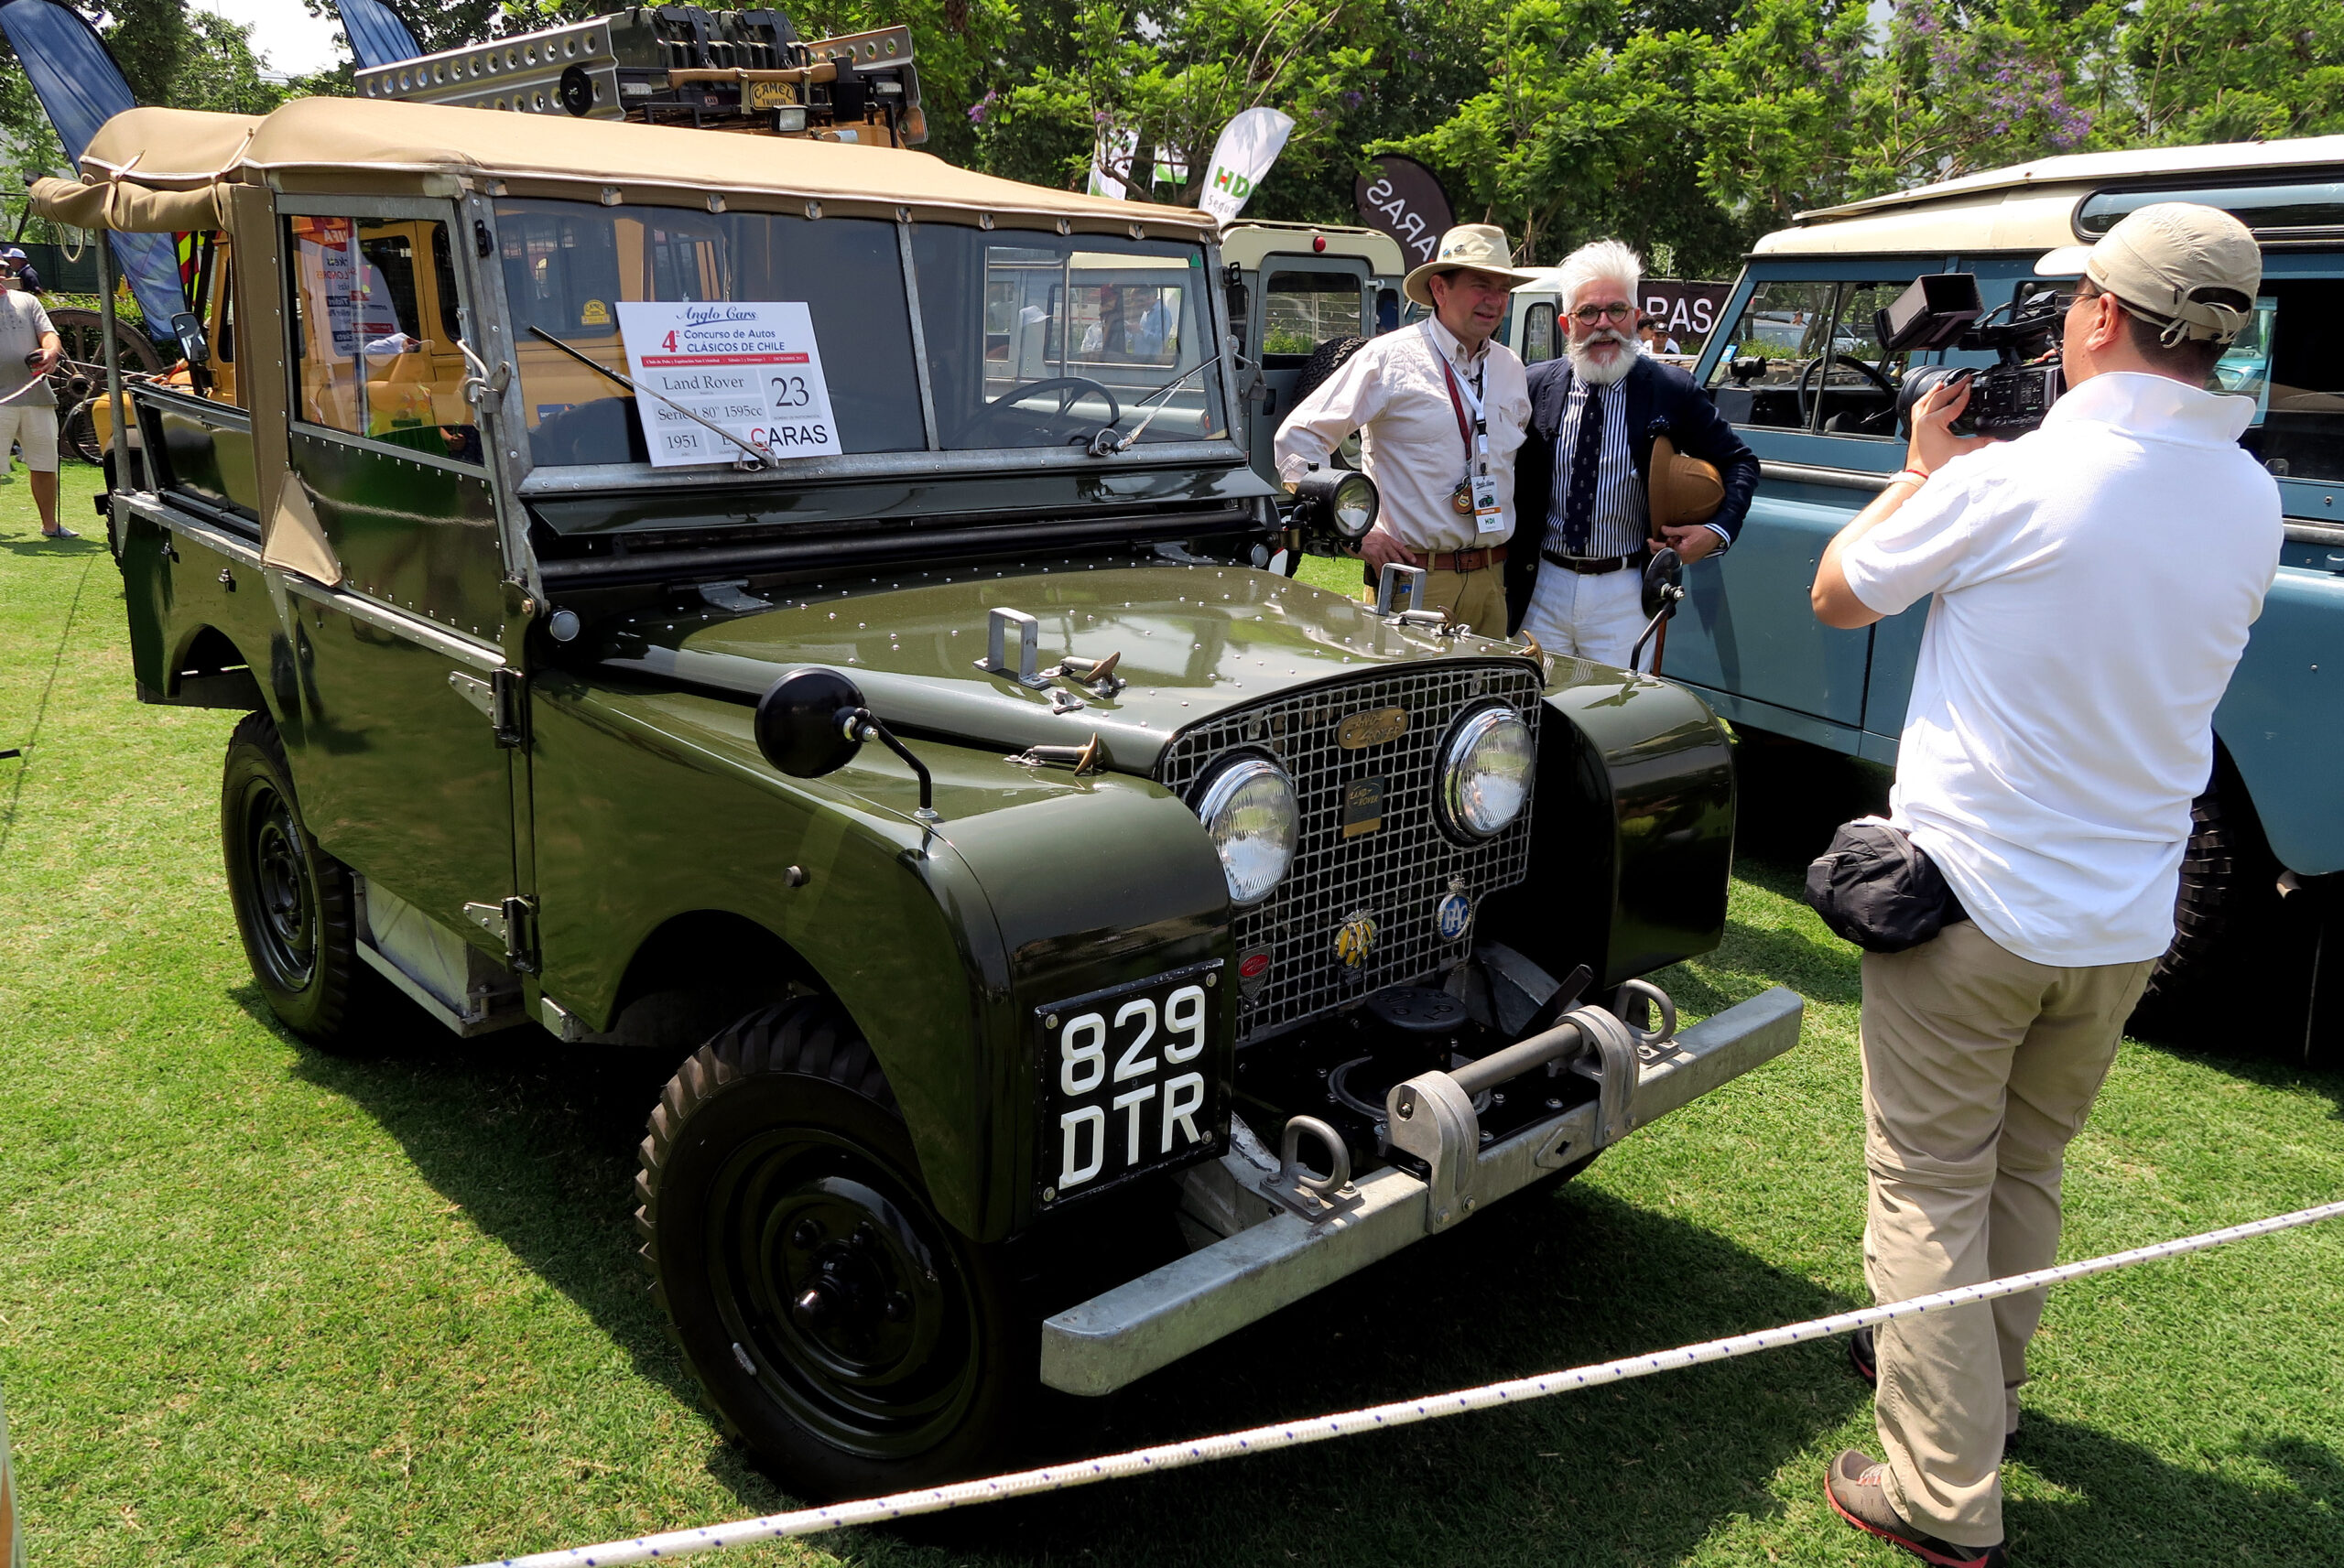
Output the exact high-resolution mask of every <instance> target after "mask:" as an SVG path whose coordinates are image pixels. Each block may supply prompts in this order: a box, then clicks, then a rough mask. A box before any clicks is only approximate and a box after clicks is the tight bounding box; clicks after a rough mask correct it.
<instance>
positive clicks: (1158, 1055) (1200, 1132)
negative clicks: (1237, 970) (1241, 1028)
mask: <svg viewBox="0 0 2344 1568" xmlns="http://www.w3.org/2000/svg"><path fill="white" fill-rule="evenodd" d="M1220 971H1221V960H1220V959H1218V958H1215V959H1213V960H1211V961H1210V962H1209V963H1203V964H1191V965H1189V966H1188V968H1181V969H1174V970H1172V971H1170V972H1169V973H1167V974H1161V975H1156V976H1154V977H1152V978H1150V979H1145V980H1134V981H1133V982H1132V983H1131V984H1129V985H1122V986H1115V987H1112V988H1111V989H1107V990H1102V991H1093V992H1091V994H1090V995H1088V996H1080V997H1076V998H1074V999H1073V1000H1070V1001H1060V1002H1053V1003H1051V1004H1050V1005H1049V1006H1047V1007H1039V1008H1036V1009H1035V1010H1034V1019H1035V1023H1036V1032H1037V1034H1038V1036H1039V1044H1040V1049H1039V1051H1038V1052H1037V1053H1036V1055H1037V1057H1038V1058H1039V1062H1040V1066H1041V1079H1042V1086H1041V1087H1042V1096H1041V1111H1042V1114H1041V1117H1040V1125H1039V1126H1038V1128H1037V1129H1036V1130H1037V1132H1038V1133H1039V1137H1038V1139H1037V1141H1036V1144H1037V1146H1036V1150H1035V1155H1036V1159H1035V1166H1034V1185H1035V1187H1036V1190H1037V1191H1038V1192H1039V1194H1040V1195H1041V1201H1042V1206H1043V1207H1044V1208H1049V1207H1053V1206H1057V1205H1058V1204H1062V1203H1066V1202H1068V1201H1069V1200H1070V1199H1074V1198H1079V1197H1088V1196H1090V1195H1091V1194H1092V1193H1096V1192H1104V1191H1105V1190H1106V1189H1108V1188H1109V1187H1112V1186H1114V1185H1116V1184H1118V1183H1120V1182H1122V1181H1123V1180H1124V1179H1125V1178H1127V1177H1130V1176H1134V1175H1137V1174H1139V1173H1141V1172H1143V1171H1149V1170H1153V1169H1155V1168H1156V1167H1158V1166H1162V1165H1175V1164H1184V1163H1186V1162H1188V1161H1189V1160H1190V1159H1193V1158H1195V1157H1196V1156H1198V1155H1199V1154H1201V1153H1205V1152H1210V1150H1212V1149H1213V1148H1214V1147H1215V1146H1216V1141H1217V1138H1218V1134H1219V1130H1220V1127H1221V1119H1222V1112H1223V1109H1224V1108H1223V1107H1222V1105H1221V1083H1220V1073H1221V1066H1220V1051H1219V1049H1218V1047H1219V1045H1220V1044H1221V1038H1220V1033H1221V992H1220V989H1219V986H1220V982H1221V973H1220Z"/></svg>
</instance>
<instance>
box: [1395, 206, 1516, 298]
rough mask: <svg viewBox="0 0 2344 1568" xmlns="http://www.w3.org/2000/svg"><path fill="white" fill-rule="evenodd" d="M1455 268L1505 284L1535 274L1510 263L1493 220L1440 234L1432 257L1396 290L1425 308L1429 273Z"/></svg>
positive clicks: (1501, 232) (1511, 253) (1500, 231)
mask: <svg viewBox="0 0 2344 1568" xmlns="http://www.w3.org/2000/svg"><path fill="white" fill-rule="evenodd" d="M1459 267H1466V268H1470V270H1472V271H1474V272H1486V273H1489V274H1491V275H1492V276H1497V277H1502V278H1504V279H1505V280H1506V283H1507V286H1508V287H1512V286H1513V285H1514V284H1517V283H1528V282H1529V281H1530V280H1531V278H1533V277H1534V276H1536V274H1535V273H1527V272H1524V271H1522V270H1521V269H1520V268H1518V267H1516V266H1515V265H1514V247H1513V246H1511V245H1509V244H1507V243H1506V238H1505V231H1504V230H1503V229H1501V228H1499V227H1498V226H1497V225H1496V224H1495V223H1460V224H1458V225H1457V227H1455V228H1454V229H1451V230H1449V232H1447V233H1445V234H1443V235H1441V237H1440V249H1439V250H1438V252H1436V253H1435V254H1434V255H1433V258H1432V260H1430V261H1428V262H1427V263H1425V265H1422V266H1420V267H1418V268H1416V270H1415V271H1414V272H1411V273H1410V274H1408V276H1406V277H1405V278H1402V279H1401V280H1400V292H1401V293H1403V294H1405V295H1406V296H1407V297H1409V298H1411V299H1413V300H1415V301H1416V303H1417V304H1419V305H1421V306H1423V307H1424V308H1426V309H1427V310H1429V309H1431V308H1432V289H1431V287H1430V284H1431V280H1432V276H1433V274H1435V273H1438V272H1453V271H1455V270H1457V269H1458V268H1459Z"/></svg>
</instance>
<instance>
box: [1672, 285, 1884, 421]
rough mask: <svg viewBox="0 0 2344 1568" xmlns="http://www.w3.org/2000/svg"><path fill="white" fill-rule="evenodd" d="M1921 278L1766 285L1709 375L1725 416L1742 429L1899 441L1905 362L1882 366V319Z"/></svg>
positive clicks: (1758, 290) (1758, 291) (1753, 299)
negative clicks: (1877, 318) (1897, 391)
mask: <svg viewBox="0 0 2344 1568" xmlns="http://www.w3.org/2000/svg"><path fill="white" fill-rule="evenodd" d="M1911 281H1912V280H1911V279H1910V278H1896V279H1894V280H1891V281H1888V282H1864V281H1850V282H1845V283H1831V282H1823V281H1819V280H1809V279H1785V278H1771V279H1768V280H1766V281H1764V282H1762V283H1760V284H1759V285H1758V287H1757V288H1756V289H1755V290H1754V291H1753V293H1752V295H1751V297H1750V303H1749V304H1748V305H1747V306H1745V307H1743V308H1742V316H1741V319H1739V320H1737V321H1736V322H1735V323H1734V325H1733V330H1731V333H1730V334H1728V336H1727V340H1726V347H1725V351H1724V352H1723V353H1721V354H1720V355H1719V356H1718V362H1717V366H1716V368H1715V369H1714V370H1712V371H1711V372H1710V373H1709V389H1710V395H1712V396H1714V397H1715V398H1716V399H1717V405H1718V410H1719V412H1720V413H1721V414H1723V415H1724V416H1726V417H1727V418H1728V419H1730V420H1731V421H1732V422H1733V423H1735V424H1737V425H1756V426H1761V427H1772V428H1774V429H1783V430H1821V431H1823V432H1825V433H1826V434H1829V435H1835V436H1875V437H1881V438H1890V437H1893V436H1894V434H1895V420H1896V412H1895V401H1896V400H1895V397H1894V394H1893V392H1892V391H1891V390H1890V388H1892V387H1893V386H1894V384H1895V382H1896V379H1897V377H1898V376H1899V375H1900V374H1901V373H1902V371H1903V361H1904V359H1905V356H1904V355H1903V354H1901V353H1900V354H1897V355H1894V356H1892V357H1891V359H1890V360H1889V361H1888V362H1885V363H1883V362H1882V359H1881V352H1880V341H1879V339H1878V337H1877V336H1876V335H1875V334H1874V333H1873V330H1872V313H1873V312H1874V311H1875V310H1878V309H1879V308H1882V307H1883V306H1885V305H1886V304H1888V302H1889V301H1891V300H1893V299H1894V298H1895V297H1897V296H1898V295H1899V294H1901V293H1903V292H1904V291H1905V287H1906V286H1907V285H1908V284H1909V283H1910V282H1911Z"/></svg>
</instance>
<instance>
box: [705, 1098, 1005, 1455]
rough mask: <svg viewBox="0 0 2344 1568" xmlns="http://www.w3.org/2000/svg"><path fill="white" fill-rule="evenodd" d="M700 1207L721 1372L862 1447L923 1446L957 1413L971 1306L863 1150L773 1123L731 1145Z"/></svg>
mask: <svg viewBox="0 0 2344 1568" xmlns="http://www.w3.org/2000/svg"><path fill="white" fill-rule="evenodd" d="M711 1196H712V1198H713V1200H714V1201H713V1202H712V1203H711V1205H710V1207H709V1237H708V1239H709V1252H708V1256H709V1260H710V1272H711V1283H712V1284H713V1285H714V1287H715V1296H716V1304H717V1311H718V1314H719V1315H720V1317H721V1318H722V1321H723V1324H724V1327H725V1330H726V1332H727V1333H728V1334H729V1335H730V1336H731V1337H732V1346H731V1347H730V1350H729V1352H723V1351H720V1354H729V1355H730V1357H731V1359H732V1361H733V1364H734V1366H733V1370H734V1371H738V1372H743V1373H746V1374H748V1375H749V1376H751V1377H753V1378H754V1379H755V1381H756V1383H757V1384H758V1386H759V1387H760V1388H761V1389H762V1390H764V1391H765V1393H766V1394H767V1395H768V1396H769V1397H771V1398H772V1399H774V1400H777V1401H778V1402H780V1403H781V1404H782V1405H783V1406H784V1407H786V1408H787V1410H788V1411H789V1413H790V1415H791V1417H792V1418H793V1419H794V1420H795V1421H796V1422H798V1424H799V1425H800V1426H802V1427H804V1428H806V1429H807V1430H808V1431H809V1432H811V1433H814V1434H815V1435H817V1436H819V1437H820V1438H821V1439H822V1440H823V1441H824V1442H826V1443H829V1444H830V1445H831V1446H833V1447H836V1448H840V1449H842V1450H845V1451H846V1452H848V1453H851V1454H860V1455H863V1456H864V1457H869V1458H879V1459H886V1458H900V1457H907V1456H910V1455H913V1454H918V1453H921V1452H923V1451H925V1450H927V1449H928V1448H930V1447H933V1446H934V1445H935V1444H937V1443H938V1442H939V1441H941V1440H942V1439H943V1437H944V1436H945V1435H946V1434H947V1433H950V1431H951V1429H952V1428H953V1426H954V1425H956V1424H957V1423H958V1422H959V1421H960V1418H961V1416H962V1415H963V1413H964V1412H965V1411H967V1409H968V1406H969V1402H970V1400H971V1397H972V1394H973V1392H974V1390H975V1387H976V1383H977V1376H978V1367H977V1364H976V1356H975V1353H974V1347H975V1345H976V1338H977V1336H976V1314H975V1309H974V1306H973V1304H972V1303H971V1299H970V1295H969V1292H968V1289H967V1287H966V1284H965V1282H964V1281H963V1280H962V1278H961V1275H960V1270H959V1269H958V1268H957V1267H956V1265H955V1263H954V1261H953V1257H952V1252H951V1249H950V1244H949V1243H948V1242H947V1240H946V1238H945V1237H944V1236H943V1234H942V1232H941V1230H940V1228H939V1227H938V1226H937V1224H936V1222H935V1221H934V1220H933V1219H932V1217H929V1216H928V1214H927V1213H926V1212H925V1209H924V1207H923V1206H922V1205H921V1204H920V1203H919V1201H918V1200H917V1198H915V1197H913V1196H912V1195H910V1194H909V1193H908V1192H907V1191H906V1186H905V1184H903V1183H902V1182H901V1181H900V1180H899V1179H897V1178H896V1177H895V1175H894V1173H892V1172H890V1171H889V1170H887V1169H886V1168H885V1166H884V1165H883V1164H882V1163H881V1162H878V1161H877V1160H875V1159H874V1158H873V1157H872V1156H871V1155H870V1154H869V1153H868V1152H866V1151H864V1150H863V1149H861V1148H859V1147H858V1146H856V1145H854V1144H852V1143H851V1142H849V1141H846V1140H844V1139H841V1138H839V1137H836V1136H835V1135H832V1134H830V1133H826V1132H821V1131H819V1130H811V1129H802V1128H796V1129H780V1130H775V1131H773V1132H771V1133H768V1134H766V1135H765V1137H763V1138H760V1139H758V1140H756V1141H753V1142H752V1143H750V1144H748V1145H746V1146H744V1147H743V1148H742V1149H741V1150H739V1151H737V1152H735V1153H734V1154H733V1157H732V1159H731V1160H729V1161H728V1162H726V1164H725V1167H724V1169H723V1171H722V1173H721V1174H720V1175H719V1176H718V1178H717V1182H716V1186H715V1190H714V1192H713V1193H712V1194H711Z"/></svg>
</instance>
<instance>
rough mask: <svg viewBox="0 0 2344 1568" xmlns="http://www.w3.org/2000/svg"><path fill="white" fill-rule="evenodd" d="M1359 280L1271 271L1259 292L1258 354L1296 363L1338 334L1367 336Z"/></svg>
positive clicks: (1277, 362)
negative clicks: (1259, 351) (1259, 337)
mask: <svg viewBox="0 0 2344 1568" xmlns="http://www.w3.org/2000/svg"><path fill="white" fill-rule="evenodd" d="M1360 301H1361V293H1360V282H1359V279H1358V278H1356V277H1354V276H1351V274H1349V273H1344V272H1274V273H1272V274H1271V275H1270V281H1269V283H1268V284H1267V286H1265V287H1264V289H1263V291H1262V358H1263V362H1264V363H1265V364H1270V365H1281V364H1283V365H1298V364H1300V363H1301V362H1303V361H1305V360H1307V359H1308V358H1309V357H1310V351H1311V350H1313V349H1315V348H1317V347H1318V346H1319V344H1321V343H1323V342H1327V341H1329V340H1332V339H1336V338H1359V337H1364V336H1366V335H1367V327H1366V324H1365V317H1364V315H1363V313H1362V309H1361V306H1360Z"/></svg>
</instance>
